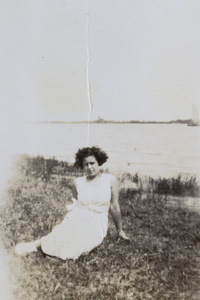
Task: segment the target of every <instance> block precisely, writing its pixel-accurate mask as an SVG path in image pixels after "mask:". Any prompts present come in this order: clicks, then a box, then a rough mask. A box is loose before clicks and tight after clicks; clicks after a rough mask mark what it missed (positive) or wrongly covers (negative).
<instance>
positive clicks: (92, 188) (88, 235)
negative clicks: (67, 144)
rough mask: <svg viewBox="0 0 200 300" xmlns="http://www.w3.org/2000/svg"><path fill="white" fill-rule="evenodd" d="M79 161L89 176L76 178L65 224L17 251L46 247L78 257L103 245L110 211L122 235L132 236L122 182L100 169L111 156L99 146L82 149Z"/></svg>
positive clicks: (53, 253)
mask: <svg viewBox="0 0 200 300" xmlns="http://www.w3.org/2000/svg"><path fill="white" fill-rule="evenodd" d="M75 158H76V162H75V165H76V166H77V167H80V168H82V169H84V171H85V176H82V177H79V178H76V180H75V181H74V186H73V190H72V191H73V199H72V200H73V202H74V203H73V205H71V207H70V211H69V212H68V213H67V215H66V217H65V218H64V220H63V221H62V223H61V224H59V225H57V226H56V227H55V228H54V229H53V230H52V232H51V233H49V234H48V235H47V236H44V237H42V238H41V239H40V240H37V241H34V242H30V243H20V244H18V245H17V246H16V247H15V252H16V253H17V254H26V253H30V252H34V251H37V249H38V248H39V247H41V249H42V251H43V252H44V253H46V254H48V255H51V256H56V257H60V258H61V259H64V260H65V259H77V258H78V257H79V256H80V255H81V254H87V253H89V252H90V251H91V250H92V249H94V248H95V247H97V246H99V245H100V244H101V243H102V241H103V239H104V238H105V236H106V234H107V228H108V211H109V209H110V213H111V215H112V218H113V221H114V223H115V226H116V228H117V232H118V235H119V237H121V238H123V239H129V238H128V237H127V236H126V234H125V233H124V231H123V229H122V221H121V213H120V208H119V203H118V186H117V180H116V179H115V177H114V176H112V175H109V174H103V173H101V172H100V166H101V165H102V164H103V163H105V162H106V160H107V159H108V156H107V154H106V153H105V152H104V151H103V150H102V149H100V148H98V147H91V148H90V147H86V148H82V149H79V150H78V152H77V153H76V155H75Z"/></svg>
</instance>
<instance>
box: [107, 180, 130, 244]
mask: <svg viewBox="0 0 200 300" xmlns="http://www.w3.org/2000/svg"><path fill="white" fill-rule="evenodd" d="M118 196H119V192H118V184H117V180H116V178H115V177H114V176H111V203H110V213H111V215H112V218H113V221H114V223H115V226H116V228H117V231H118V234H119V236H120V237H122V238H123V239H126V240H128V239H129V238H128V237H127V235H126V234H125V232H124V231H123V230H122V220H121V212H120V207H119V202H118Z"/></svg>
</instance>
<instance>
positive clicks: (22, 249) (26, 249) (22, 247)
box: [15, 239, 41, 255]
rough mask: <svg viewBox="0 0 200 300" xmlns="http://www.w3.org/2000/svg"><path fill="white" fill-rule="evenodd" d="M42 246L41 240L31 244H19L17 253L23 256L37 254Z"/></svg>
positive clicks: (16, 248) (16, 249)
mask: <svg viewBox="0 0 200 300" xmlns="http://www.w3.org/2000/svg"><path fill="white" fill-rule="evenodd" d="M40 246H41V239H40V240H36V241H34V242H29V243H19V244H17V245H16V247H15V253H16V254H18V255H23V254H26V253H31V252H36V251H37V250H38V248H39V247H40Z"/></svg>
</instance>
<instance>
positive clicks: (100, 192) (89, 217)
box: [41, 174, 111, 260]
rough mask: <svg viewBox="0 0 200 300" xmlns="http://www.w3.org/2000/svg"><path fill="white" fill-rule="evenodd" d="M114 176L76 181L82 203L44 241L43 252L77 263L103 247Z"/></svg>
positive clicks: (84, 178)
mask: <svg viewBox="0 0 200 300" xmlns="http://www.w3.org/2000/svg"><path fill="white" fill-rule="evenodd" d="M110 179H111V176H110V175H109V174H101V176H99V177H97V178H95V179H94V180H92V181H87V178H86V177H85V176H84V177H79V178H77V179H76V185H77V192H78V199H77V200H78V201H76V203H75V205H74V207H73V209H72V210H71V211H70V212H68V213H67V215H66V217H65V218H64V220H63V221H62V223H61V224H59V225H57V226H56V227H55V228H54V229H53V230H52V232H51V233H50V234H48V235H47V236H45V237H43V238H42V239H41V248H42V251H43V252H44V253H46V254H48V255H51V256H57V257H60V258H61V259H64V260H65V259H70V258H71V259H77V258H78V257H79V256H80V255H81V254H87V253H89V252H90V251H91V250H92V249H94V248H95V247H97V246H99V245H100V244H101V243H102V241H103V239H104V238H105V236H106V234H107V227H108V210H109V206H110V199H111V187H110Z"/></svg>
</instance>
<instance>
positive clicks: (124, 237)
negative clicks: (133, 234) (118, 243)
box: [119, 230, 130, 240]
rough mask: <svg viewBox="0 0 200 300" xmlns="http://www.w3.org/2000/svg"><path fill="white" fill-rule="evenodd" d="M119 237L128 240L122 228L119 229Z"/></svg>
mask: <svg viewBox="0 0 200 300" xmlns="http://www.w3.org/2000/svg"><path fill="white" fill-rule="evenodd" d="M119 237H121V238H122V239H124V240H130V238H129V237H128V236H127V235H126V233H125V232H124V231H123V230H120V231H119Z"/></svg>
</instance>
